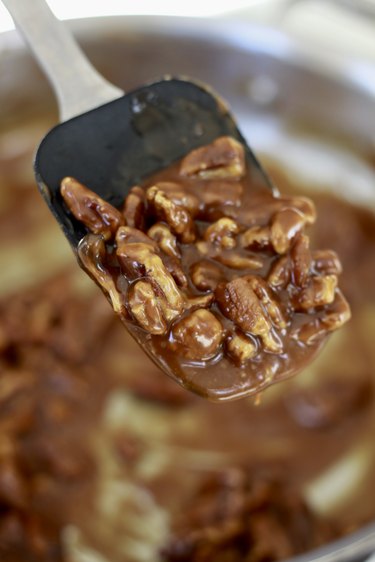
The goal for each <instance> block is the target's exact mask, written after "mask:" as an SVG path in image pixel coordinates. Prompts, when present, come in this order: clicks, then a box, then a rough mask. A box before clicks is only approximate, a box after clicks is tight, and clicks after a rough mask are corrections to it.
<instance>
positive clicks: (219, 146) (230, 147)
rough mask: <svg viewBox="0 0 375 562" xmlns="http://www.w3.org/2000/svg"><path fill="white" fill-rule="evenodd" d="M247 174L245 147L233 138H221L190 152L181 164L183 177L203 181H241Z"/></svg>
mask: <svg viewBox="0 0 375 562" xmlns="http://www.w3.org/2000/svg"><path fill="white" fill-rule="evenodd" d="M244 173H245V151H244V147H243V145H242V144H241V143H240V142H238V141H237V140H235V139H233V138H231V137H219V138H217V139H216V140H215V141H214V142H213V143H211V144H209V145H207V146H202V147H201V148H197V149H195V150H193V151H192V152H190V153H189V154H188V155H187V156H185V158H184V159H183V160H182V162H181V167H180V174H181V175H182V176H198V177H200V178H202V179H213V178H220V179H226V178H228V179H237V180H238V179H240V178H242V176H243V175H244Z"/></svg>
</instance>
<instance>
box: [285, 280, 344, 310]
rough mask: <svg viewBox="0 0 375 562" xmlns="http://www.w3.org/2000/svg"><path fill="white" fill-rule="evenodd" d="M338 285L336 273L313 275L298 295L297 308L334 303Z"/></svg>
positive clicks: (304, 308)
mask: <svg viewBox="0 0 375 562" xmlns="http://www.w3.org/2000/svg"><path fill="white" fill-rule="evenodd" d="M336 287H337V277H336V275H321V276H313V277H311V278H310V280H309V281H308V283H307V284H306V286H305V287H304V288H303V289H302V290H301V291H300V292H299V294H298V295H297V297H296V303H295V307H296V310H308V309H309V308H315V307H317V306H324V305H326V304H330V303H332V302H333V300H334V298H335V289H336Z"/></svg>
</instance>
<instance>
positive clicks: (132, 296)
mask: <svg viewBox="0 0 375 562" xmlns="http://www.w3.org/2000/svg"><path fill="white" fill-rule="evenodd" d="M128 307H129V310H130V312H131V314H132V316H133V318H134V319H135V320H136V321H137V323H138V324H139V325H140V326H141V327H142V328H143V329H144V330H146V331H147V332H148V333H150V334H156V335H162V334H165V333H166V332H167V329H168V324H167V321H166V318H165V316H164V313H163V309H162V306H161V301H160V298H159V295H158V294H157V292H156V291H155V289H154V287H153V286H152V283H151V281H146V280H141V281H137V282H136V283H134V284H133V285H131V287H130V289H129V292H128Z"/></svg>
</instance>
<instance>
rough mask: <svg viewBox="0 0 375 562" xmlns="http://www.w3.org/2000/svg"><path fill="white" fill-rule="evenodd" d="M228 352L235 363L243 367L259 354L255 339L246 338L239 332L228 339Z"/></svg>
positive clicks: (226, 344) (226, 342)
mask: <svg viewBox="0 0 375 562" xmlns="http://www.w3.org/2000/svg"><path fill="white" fill-rule="evenodd" d="M225 346H226V351H227V353H228V355H229V356H230V357H231V358H232V359H233V360H234V362H235V363H239V364H240V365H242V364H243V363H246V361H249V360H250V359H252V358H253V357H255V355H256V354H257V352H258V346H257V343H256V341H255V339H254V338H252V337H251V336H245V334H242V333H241V332H239V331H237V332H234V333H233V334H231V335H230V336H228V337H227V339H226V341H225Z"/></svg>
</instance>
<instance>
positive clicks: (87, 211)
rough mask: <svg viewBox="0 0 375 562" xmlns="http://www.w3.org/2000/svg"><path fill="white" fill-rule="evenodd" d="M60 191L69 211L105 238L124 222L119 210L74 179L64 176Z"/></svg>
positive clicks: (93, 231)
mask: <svg viewBox="0 0 375 562" xmlns="http://www.w3.org/2000/svg"><path fill="white" fill-rule="evenodd" d="M60 191H61V195H62V197H63V199H64V202H65V203H66V205H67V206H68V208H69V210H70V212H71V213H72V214H73V215H74V217H75V218H76V219H77V220H79V221H81V222H83V224H84V225H85V226H86V227H87V228H88V229H89V230H90V232H92V233H93V234H102V235H103V237H104V239H105V240H109V239H110V238H112V237H113V236H114V235H115V233H116V231H117V229H118V227H119V226H121V225H123V224H124V218H123V216H122V215H121V213H120V211H118V210H117V209H116V208H115V207H113V205H111V204H110V203H107V202H106V201H104V199H102V198H101V197H99V195H96V193H94V192H93V191H91V190H90V189H88V188H87V187H85V186H84V185H83V184H81V183H79V182H78V181H77V180H76V179H74V178H70V177H66V178H64V179H63V180H62V182H61V189H60Z"/></svg>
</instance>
